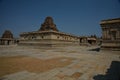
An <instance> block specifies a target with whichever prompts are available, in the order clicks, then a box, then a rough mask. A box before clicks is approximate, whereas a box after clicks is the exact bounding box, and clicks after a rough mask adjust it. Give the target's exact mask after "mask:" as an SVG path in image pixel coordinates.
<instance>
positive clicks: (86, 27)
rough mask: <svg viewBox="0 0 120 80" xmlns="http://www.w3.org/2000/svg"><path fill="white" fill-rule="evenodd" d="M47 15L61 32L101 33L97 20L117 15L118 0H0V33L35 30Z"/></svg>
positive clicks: (118, 11)
mask: <svg viewBox="0 0 120 80" xmlns="http://www.w3.org/2000/svg"><path fill="white" fill-rule="evenodd" d="M47 16H51V17H53V19H54V23H55V24H56V25H57V28H58V29H59V30H60V31H62V32H67V33H72V34H75V35H78V36H87V35H93V34H96V35H97V36H101V27H100V25H99V24H100V21H101V20H104V19H111V18H119V17H120V0H0V36H1V35H2V34H3V32H4V31H5V30H11V31H12V33H13V34H14V37H19V34H20V33H21V32H30V31H37V30H38V29H39V28H40V25H41V24H42V23H43V22H44V19H45V17H47Z"/></svg>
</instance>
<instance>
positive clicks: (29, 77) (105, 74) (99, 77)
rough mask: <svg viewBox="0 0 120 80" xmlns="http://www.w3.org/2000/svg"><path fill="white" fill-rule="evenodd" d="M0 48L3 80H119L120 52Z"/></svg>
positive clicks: (85, 48) (91, 48)
mask: <svg viewBox="0 0 120 80" xmlns="http://www.w3.org/2000/svg"><path fill="white" fill-rule="evenodd" d="M99 48H100V46H69V47H68V46H67V47H56V48H34V47H32V48H31V47H25V46H18V45H9V46H8V45H7V46H6V45H1V46H0V80H107V79H110V80H119V79H120V77H119V75H120V54H119V51H105V50H100V51H99V50H98V49H99Z"/></svg>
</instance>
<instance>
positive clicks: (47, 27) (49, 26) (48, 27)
mask: <svg viewBox="0 0 120 80" xmlns="http://www.w3.org/2000/svg"><path fill="white" fill-rule="evenodd" d="M39 31H58V29H57V28H56V25H55V24H54V22H53V19H52V17H49V16H48V17H46V19H45V21H44V23H43V24H41V28H40V29H39Z"/></svg>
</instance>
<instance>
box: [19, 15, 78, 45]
mask: <svg viewBox="0 0 120 80" xmlns="http://www.w3.org/2000/svg"><path fill="white" fill-rule="evenodd" d="M19 45H29V46H33V45H35V46H39V47H43V46H47V47H52V46H66V45H79V37H77V36H75V35H71V34H67V33H63V32H59V30H58V29H57V27H56V25H55V24H54V21H53V19H52V17H46V19H45V21H44V23H43V24H42V25H41V27H40V29H39V30H38V31H33V32H24V33H21V34H20V43H19Z"/></svg>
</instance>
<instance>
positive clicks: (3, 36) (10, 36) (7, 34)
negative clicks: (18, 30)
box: [2, 30, 13, 39]
mask: <svg viewBox="0 0 120 80" xmlns="http://www.w3.org/2000/svg"><path fill="white" fill-rule="evenodd" d="M2 38H11V39H13V34H12V33H11V31H9V30H5V32H4V33H3V35H2Z"/></svg>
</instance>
